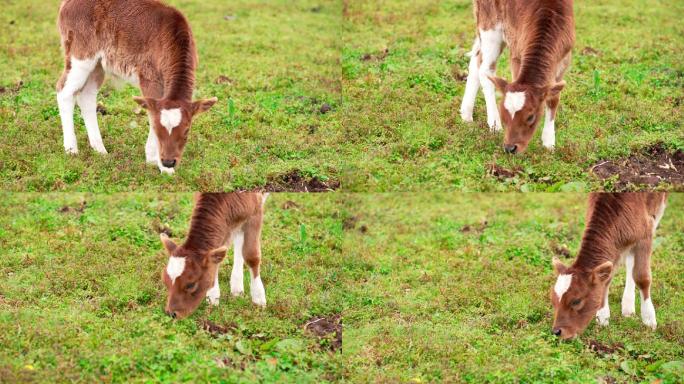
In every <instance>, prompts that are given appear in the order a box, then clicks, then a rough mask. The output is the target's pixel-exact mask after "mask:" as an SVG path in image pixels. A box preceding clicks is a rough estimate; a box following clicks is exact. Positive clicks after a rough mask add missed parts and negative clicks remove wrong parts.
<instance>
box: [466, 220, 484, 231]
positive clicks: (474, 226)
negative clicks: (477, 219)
mask: <svg viewBox="0 0 684 384" xmlns="http://www.w3.org/2000/svg"><path fill="white" fill-rule="evenodd" d="M488 224H489V223H488V222H487V220H485V221H483V222H481V223H477V224H466V225H464V226H463V227H462V228H461V233H482V232H483V231H484V230H485V229H486V228H487V225H488Z"/></svg>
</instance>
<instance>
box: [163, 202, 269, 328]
mask: <svg viewBox="0 0 684 384" xmlns="http://www.w3.org/2000/svg"><path fill="white" fill-rule="evenodd" d="M266 197H267V194H262V193H204V194H199V195H198V196H197V197H196V203H195V209H194V211H193V214H192V221H191V223H190V233H188V238H187V239H186V240H185V242H184V243H183V245H180V246H178V245H176V244H175V243H174V242H173V241H172V240H171V239H169V238H168V237H167V236H166V235H165V234H163V233H162V234H161V235H160V236H161V242H162V244H163V246H164V248H165V249H166V252H167V253H168V255H169V263H168V265H167V266H166V268H165V269H164V271H163V272H162V280H163V281H164V284H165V285H166V288H167V290H168V300H167V302H166V313H168V314H169V315H170V316H171V317H173V318H176V319H182V318H184V317H187V316H189V315H190V314H191V313H192V312H193V311H194V310H195V309H197V307H198V306H199V305H200V303H201V302H202V298H204V297H206V299H207V301H208V302H209V303H210V304H211V305H218V302H219V297H220V295H221V291H220V289H219V277H218V276H219V264H220V263H221V262H222V261H223V259H224V257H225V256H226V252H227V250H228V247H229V246H230V243H231V242H232V243H233V249H234V251H233V252H234V254H233V271H232V273H231V275H230V292H231V293H232V294H233V296H239V295H241V294H242V292H243V291H244V281H243V279H244V276H243V272H242V271H243V264H244V263H245V262H246V263H247V266H248V267H249V269H250V272H251V276H252V279H251V283H250V291H251V295H252V302H253V303H254V304H256V305H258V306H260V307H265V306H266V292H265V291H264V285H263V283H262V282H261V276H260V275H259V266H260V264H261V245H260V241H261V224H262V221H263V214H264V204H265V203H266Z"/></svg>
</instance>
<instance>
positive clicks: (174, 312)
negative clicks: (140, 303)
mask: <svg viewBox="0 0 684 384" xmlns="http://www.w3.org/2000/svg"><path fill="white" fill-rule="evenodd" d="M166 314H167V315H169V316H171V317H172V318H174V319H175V318H176V316H177V315H176V311H169V310H167V311H166Z"/></svg>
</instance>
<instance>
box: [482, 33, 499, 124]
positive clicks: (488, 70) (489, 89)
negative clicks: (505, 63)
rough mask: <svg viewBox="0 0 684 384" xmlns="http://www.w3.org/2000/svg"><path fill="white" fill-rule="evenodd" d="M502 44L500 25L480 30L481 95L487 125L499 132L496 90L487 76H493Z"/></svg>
mask: <svg viewBox="0 0 684 384" xmlns="http://www.w3.org/2000/svg"><path fill="white" fill-rule="evenodd" d="M502 44H503V27H502V26H501V24H497V25H496V26H495V27H494V29H491V30H487V31H485V30H480V56H481V58H482V62H481V63H480V68H479V70H478V74H479V77H480V84H482V93H483V94H484V98H485V103H486V104H487V124H488V125H489V128H490V129H491V130H493V131H499V130H501V118H500V117H499V109H498V107H497V105H496V89H495V87H494V83H493V82H492V81H491V80H489V76H494V69H495V68H496V61H497V60H498V59H499V55H500V54H501V47H502Z"/></svg>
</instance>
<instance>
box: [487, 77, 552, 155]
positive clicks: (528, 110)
mask: <svg viewBox="0 0 684 384" xmlns="http://www.w3.org/2000/svg"><path fill="white" fill-rule="evenodd" d="M490 80H491V81H492V82H494V85H495V86H496V89H498V90H499V92H501V94H502V95H503V98H502V99H501V101H500V102H499V117H500V118H501V124H502V125H503V128H504V151H506V153H522V152H524V151H525V150H526V149H527V146H528V145H529V144H530V140H532V136H533V135H534V131H535V129H536V128H537V126H538V125H539V122H540V121H541V120H543V119H544V106H545V105H546V101H547V100H549V99H554V100H556V99H558V95H559V94H560V91H561V90H562V89H563V87H565V82H564V81H561V82H560V83H557V84H555V85H554V86H551V87H549V86H546V87H533V86H529V85H523V84H517V83H510V84H509V83H508V82H507V81H506V80H504V79H502V78H500V77H491V78H490ZM556 103H557V101H556Z"/></svg>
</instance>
